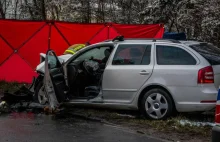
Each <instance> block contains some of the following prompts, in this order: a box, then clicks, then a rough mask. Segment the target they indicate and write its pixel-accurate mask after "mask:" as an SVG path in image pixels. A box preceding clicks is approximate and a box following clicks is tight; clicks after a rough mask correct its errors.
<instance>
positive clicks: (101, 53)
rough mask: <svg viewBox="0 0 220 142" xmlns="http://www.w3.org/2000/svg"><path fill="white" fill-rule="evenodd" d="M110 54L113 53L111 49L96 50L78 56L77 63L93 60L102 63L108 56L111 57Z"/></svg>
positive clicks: (101, 48)
mask: <svg viewBox="0 0 220 142" xmlns="http://www.w3.org/2000/svg"><path fill="white" fill-rule="evenodd" d="M107 53H109V54H107ZM110 53H111V48H110V47H100V48H94V49H91V50H89V51H86V52H85V53H83V54H81V55H80V56H78V57H77V58H76V59H75V61H84V60H92V59H95V60H100V61H101V60H104V59H105V58H108V57H107V56H109V55H110Z"/></svg>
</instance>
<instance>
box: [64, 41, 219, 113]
mask: <svg viewBox="0 0 220 142" xmlns="http://www.w3.org/2000/svg"><path fill="white" fill-rule="evenodd" d="M119 43H120V44H150V45H152V49H151V62H150V65H126V66H114V65H112V60H113V57H114V54H115V52H116V49H117V46H118V44H119ZM190 44H192V42H191V43H190ZM105 45H106V46H107V45H111V46H115V49H114V50H113V52H112V53H111V55H110V57H109V59H108V62H107V65H106V69H105V71H104V74H103V82H102V90H101V92H100V94H99V95H98V97H97V98H95V99H92V100H86V99H81V100H80V99H76V100H71V101H70V103H72V104H77V105H89V106H90V105H91V106H97V107H110V108H121V109H138V103H139V102H138V101H139V97H140V95H141V94H142V92H143V90H144V89H145V88H147V87H150V86H158V87H162V88H164V89H165V90H166V91H167V92H169V94H170V95H171V97H172V99H173V101H174V103H175V108H176V110H177V111H179V112H192V111H208V110H211V109H212V108H214V107H215V103H212V102H211V103H201V101H203V100H216V96H217V89H216V86H217V85H218V84H219V83H220V80H219V76H220V72H218V71H219V69H220V67H218V66H213V69H214V72H216V73H215V80H216V81H215V83H217V84H216V85H215V84H198V83H197V76H198V71H199V70H200V69H201V68H204V67H207V66H210V64H209V62H208V61H207V60H206V59H205V58H204V57H202V56H201V55H200V54H199V53H197V52H196V51H194V50H193V49H191V48H189V47H188V45H187V44H181V43H171V42H169V43H168V42H156V43H155V42H149V41H146V40H128V41H123V42H111V41H110V42H102V43H98V44H94V45H90V46H88V47H86V48H84V49H82V50H80V51H78V52H77V53H76V54H74V55H72V56H71V57H69V59H67V60H65V63H64V64H63V69H64V78H65V80H66V85H67V86H68V84H67V78H68V76H67V71H66V66H67V65H68V64H69V63H70V62H71V61H72V60H74V59H75V58H76V57H77V56H79V55H80V54H82V53H84V52H86V51H88V50H90V49H92V48H95V47H97V46H105ZM156 45H169V46H177V47H179V48H182V49H183V50H185V51H186V52H188V53H189V54H191V56H193V57H194V59H195V60H196V65H158V64H157V59H156ZM142 70H146V71H147V72H148V73H147V75H140V72H141V71H142ZM102 99H103V100H102Z"/></svg>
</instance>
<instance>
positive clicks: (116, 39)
mask: <svg viewBox="0 0 220 142" xmlns="http://www.w3.org/2000/svg"><path fill="white" fill-rule="evenodd" d="M112 41H113V42H114V41H124V36H122V35H120V36H117V37H115V38H114V39H113V40H112Z"/></svg>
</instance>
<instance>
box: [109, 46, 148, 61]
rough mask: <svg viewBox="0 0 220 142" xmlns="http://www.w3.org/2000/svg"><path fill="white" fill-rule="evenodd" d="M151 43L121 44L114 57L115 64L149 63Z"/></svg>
mask: <svg viewBox="0 0 220 142" xmlns="http://www.w3.org/2000/svg"><path fill="white" fill-rule="evenodd" d="M150 56H151V45H141V44H122V45H119V46H118V48H117V51H116V53H115V55H114V58H113V62H112V64H113V65H149V64H150Z"/></svg>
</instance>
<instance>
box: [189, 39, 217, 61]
mask: <svg viewBox="0 0 220 142" xmlns="http://www.w3.org/2000/svg"><path fill="white" fill-rule="evenodd" d="M190 47H191V48H192V49H194V50H195V51H197V52H198V53H199V54H200V55H202V56H203V57H204V58H205V59H206V60H208V62H209V63H210V64H211V65H219V64H220V49H219V48H217V47H216V46H214V45H212V44H208V43H201V44H195V45H190Z"/></svg>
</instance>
